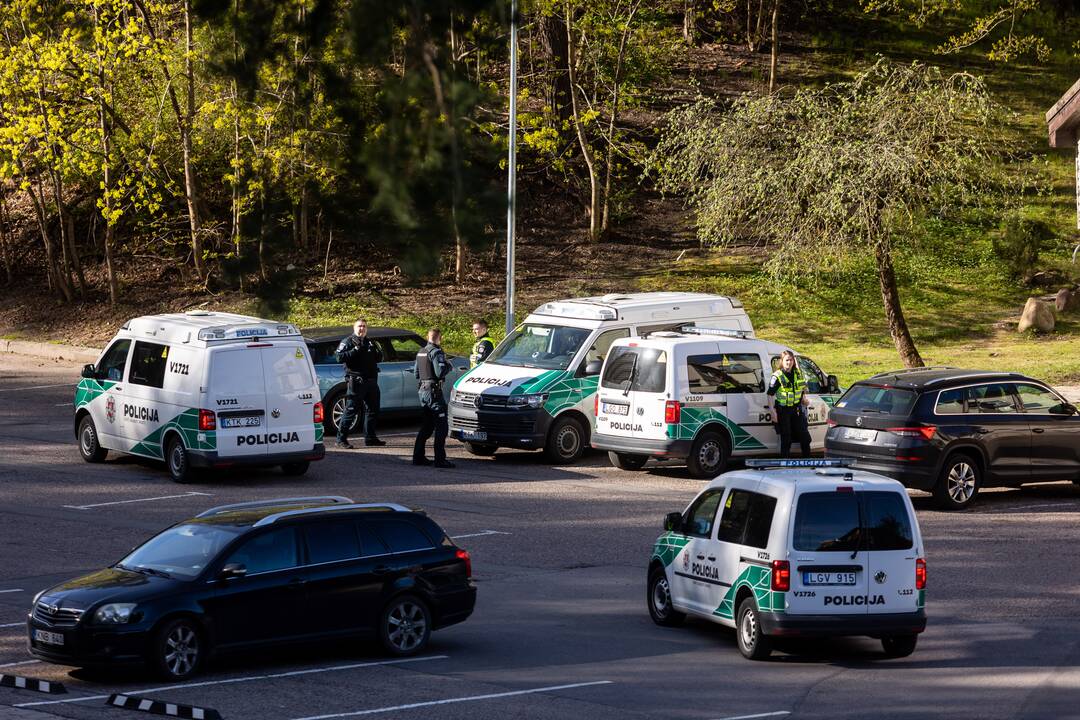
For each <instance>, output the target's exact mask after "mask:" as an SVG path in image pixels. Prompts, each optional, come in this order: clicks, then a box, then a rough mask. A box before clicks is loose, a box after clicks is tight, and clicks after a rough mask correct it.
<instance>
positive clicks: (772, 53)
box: [769, 0, 780, 93]
mask: <svg viewBox="0 0 1080 720" xmlns="http://www.w3.org/2000/svg"><path fill="white" fill-rule="evenodd" d="M779 15H780V0H773V6H772V47H771V48H769V92H770V93H772V91H773V90H774V89H775V88H776V58H777V55H779V53H780V27H779V25H780V23H779Z"/></svg>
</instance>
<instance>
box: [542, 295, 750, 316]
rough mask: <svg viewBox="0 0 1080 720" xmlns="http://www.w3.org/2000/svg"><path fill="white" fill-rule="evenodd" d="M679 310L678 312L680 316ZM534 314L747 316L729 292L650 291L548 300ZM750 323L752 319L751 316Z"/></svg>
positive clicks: (740, 304) (739, 303) (741, 305)
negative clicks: (715, 293) (716, 293)
mask: <svg viewBox="0 0 1080 720" xmlns="http://www.w3.org/2000/svg"><path fill="white" fill-rule="evenodd" d="M675 313H678V314H677V315H676V314H675ZM532 314H533V315H549V316H553V317H561V318H576V319H579V320H627V321H630V322H642V321H654V322H662V321H664V320H668V319H678V318H679V317H687V316H688V315H699V316H706V315H714V316H731V315H738V316H740V317H745V316H746V311H745V310H743V304H742V303H741V302H740V301H739V300H738V299H737V298H733V297H727V296H726V295H710V294H707V293H686V292H647V293H626V294H618V293H614V294H611V295H598V296H595V297H583V298H572V299H569V300H557V301H554V302H549V303H544V304H543V305H541V306H540V307H538V308H536V309H535V310H533V312H532ZM747 321H748V322H749V318H748V319H747Z"/></svg>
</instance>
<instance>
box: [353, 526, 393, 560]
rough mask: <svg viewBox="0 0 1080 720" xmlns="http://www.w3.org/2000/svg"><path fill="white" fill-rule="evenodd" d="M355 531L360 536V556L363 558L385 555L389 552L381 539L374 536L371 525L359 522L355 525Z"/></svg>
mask: <svg viewBox="0 0 1080 720" xmlns="http://www.w3.org/2000/svg"><path fill="white" fill-rule="evenodd" d="M356 531H357V532H358V533H359V534H360V554H361V556H363V557H371V556H372V555H385V554H386V553H388V552H390V550H389V548H387V547H386V544H385V543H383V541H382V538H380V537H379V536H378V535H376V534H375V530H374V529H372V527H371V525H369V524H368V523H366V522H364V521H363V520H361V521H360V522H358V523H356Z"/></svg>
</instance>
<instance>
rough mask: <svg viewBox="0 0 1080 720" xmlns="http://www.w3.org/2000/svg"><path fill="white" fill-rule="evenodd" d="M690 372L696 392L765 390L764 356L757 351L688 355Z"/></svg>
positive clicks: (749, 391) (687, 363) (760, 391)
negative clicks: (762, 364)
mask: <svg viewBox="0 0 1080 720" xmlns="http://www.w3.org/2000/svg"><path fill="white" fill-rule="evenodd" d="M686 374H687V378H688V379H689V390H690V393H691V394H694V395H708V394H710V393H763V392H765V378H764V377H763V375H762V369H761V358H760V357H758V356H757V355H756V354H754V353H732V354H727V355H688V356H687V358H686Z"/></svg>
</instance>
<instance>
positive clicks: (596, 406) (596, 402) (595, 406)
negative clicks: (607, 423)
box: [592, 393, 600, 417]
mask: <svg viewBox="0 0 1080 720" xmlns="http://www.w3.org/2000/svg"><path fill="white" fill-rule="evenodd" d="M592 414H593V415H595V416H596V417H600V393H596V394H595V395H593V403H592Z"/></svg>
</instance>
